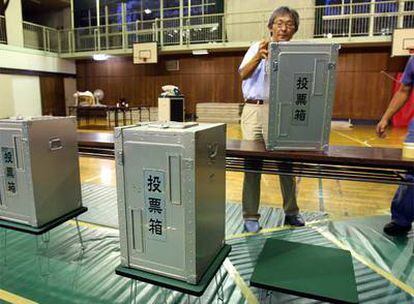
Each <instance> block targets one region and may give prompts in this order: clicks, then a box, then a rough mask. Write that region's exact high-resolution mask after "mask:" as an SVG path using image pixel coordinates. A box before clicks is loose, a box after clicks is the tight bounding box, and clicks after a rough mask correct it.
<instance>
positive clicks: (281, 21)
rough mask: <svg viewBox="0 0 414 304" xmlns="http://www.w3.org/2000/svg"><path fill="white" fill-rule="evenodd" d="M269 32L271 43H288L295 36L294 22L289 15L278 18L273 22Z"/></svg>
mask: <svg viewBox="0 0 414 304" xmlns="http://www.w3.org/2000/svg"><path fill="white" fill-rule="evenodd" d="M270 31H271V33H272V40H273V41H276V42H279V41H289V40H290V39H292V37H293V35H294V34H295V22H294V21H293V19H292V17H290V16H289V15H283V16H278V17H276V18H275V20H274V21H273V26H272V28H271V29H270Z"/></svg>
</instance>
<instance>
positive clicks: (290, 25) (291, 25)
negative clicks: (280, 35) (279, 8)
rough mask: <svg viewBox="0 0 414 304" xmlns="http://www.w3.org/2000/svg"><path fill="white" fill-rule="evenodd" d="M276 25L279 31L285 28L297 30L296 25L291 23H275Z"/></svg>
mask: <svg viewBox="0 0 414 304" xmlns="http://www.w3.org/2000/svg"><path fill="white" fill-rule="evenodd" d="M273 24H274V25H276V27H277V28H278V29H281V28H283V27H286V28H287V29H289V30H291V29H294V28H295V24H294V23H290V22H286V23H285V22H282V21H277V22H275V23H273Z"/></svg>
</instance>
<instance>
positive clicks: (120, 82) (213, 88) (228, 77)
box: [77, 47, 407, 119]
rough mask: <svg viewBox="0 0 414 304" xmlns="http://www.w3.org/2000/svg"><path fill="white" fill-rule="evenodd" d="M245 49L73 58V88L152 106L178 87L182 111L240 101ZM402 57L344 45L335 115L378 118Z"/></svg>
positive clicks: (111, 100)
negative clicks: (151, 58) (169, 63)
mask: <svg viewBox="0 0 414 304" xmlns="http://www.w3.org/2000/svg"><path fill="white" fill-rule="evenodd" d="M243 54H244V52H226V53H215V54H210V55H208V56H193V55H169V56H161V57H160V58H159V62H158V63H157V64H148V65H134V64H133V63H132V59H131V58H130V57H117V58H113V59H110V60H108V61H105V62H96V61H91V60H82V61H78V62H77V85H78V90H81V91H84V90H90V91H93V90H95V89H97V88H101V89H102V90H104V92H105V99H104V103H106V104H115V103H116V102H117V100H118V99H119V98H121V97H124V98H126V99H127V101H128V102H129V103H130V104H131V105H145V106H155V105H156V104H157V98H158V95H159V94H160V93H161V86H162V85H165V84H174V85H177V86H178V87H179V88H180V89H181V91H182V93H183V94H184V95H185V97H186V108H187V113H195V105H196V103H198V102H243V96H242V93H241V81H240V78H239V75H238V73H237V69H238V66H239V64H240V62H241V60H242V57H243ZM175 59H177V60H179V67H180V69H179V71H173V72H169V71H167V70H166V68H165V61H166V60H175ZM406 61H407V58H400V57H399V58H390V48H389V47H370V48H347V49H342V50H341V51H340V56H339V62H338V65H337V84H336V93H335V106H334V117H335V118H352V119H379V117H380V116H381V114H382V113H383V112H384V110H385V108H386V106H387V104H388V102H389V99H390V97H391V87H392V80H391V79H389V78H388V77H386V76H385V75H384V74H383V73H381V71H386V72H388V73H390V74H391V75H392V76H394V75H395V73H396V72H399V71H402V70H403V68H404V64H405V63H406Z"/></svg>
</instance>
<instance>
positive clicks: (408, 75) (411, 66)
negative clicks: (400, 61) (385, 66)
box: [401, 56, 414, 86]
mask: <svg viewBox="0 0 414 304" xmlns="http://www.w3.org/2000/svg"><path fill="white" fill-rule="evenodd" d="M401 82H402V84H404V85H406V86H414V57H413V56H411V58H410V59H409V60H408V63H407V65H406V66H405V69H404V75H403V77H402V79H401Z"/></svg>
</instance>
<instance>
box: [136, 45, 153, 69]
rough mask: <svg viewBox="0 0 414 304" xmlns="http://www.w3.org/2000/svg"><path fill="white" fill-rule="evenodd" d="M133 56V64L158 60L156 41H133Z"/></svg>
mask: <svg viewBox="0 0 414 304" xmlns="http://www.w3.org/2000/svg"><path fill="white" fill-rule="evenodd" d="M133 56H134V64H141V63H157V62H158V52H157V43H156V42H148V43H135V44H134V52H133Z"/></svg>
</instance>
